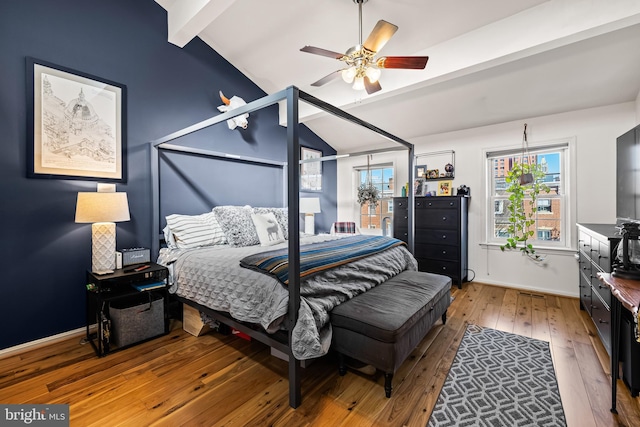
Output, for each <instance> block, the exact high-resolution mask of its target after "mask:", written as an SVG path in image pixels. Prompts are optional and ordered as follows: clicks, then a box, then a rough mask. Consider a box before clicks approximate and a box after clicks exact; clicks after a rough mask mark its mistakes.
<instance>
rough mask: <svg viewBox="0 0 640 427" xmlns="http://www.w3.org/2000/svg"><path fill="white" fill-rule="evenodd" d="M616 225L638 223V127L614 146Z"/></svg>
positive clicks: (639, 196) (639, 192)
mask: <svg viewBox="0 0 640 427" xmlns="http://www.w3.org/2000/svg"><path fill="white" fill-rule="evenodd" d="M616 217H617V218H616V219H617V221H616V225H621V224H623V223H625V222H640V126H638V127H636V128H635V129H631V130H630V131H629V132H627V133H625V134H623V135H621V136H620V137H618V140H617V144H616Z"/></svg>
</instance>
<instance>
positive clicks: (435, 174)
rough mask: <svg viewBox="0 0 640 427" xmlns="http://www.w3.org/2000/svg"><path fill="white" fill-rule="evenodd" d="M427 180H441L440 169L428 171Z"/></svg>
mask: <svg viewBox="0 0 640 427" xmlns="http://www.w3.org/2000/svg"><path fill="white" fill-rule="evenodd" d="M427 178H429V179H437V178H440V170H439V169H431V170H428V171H427Z"/></svg>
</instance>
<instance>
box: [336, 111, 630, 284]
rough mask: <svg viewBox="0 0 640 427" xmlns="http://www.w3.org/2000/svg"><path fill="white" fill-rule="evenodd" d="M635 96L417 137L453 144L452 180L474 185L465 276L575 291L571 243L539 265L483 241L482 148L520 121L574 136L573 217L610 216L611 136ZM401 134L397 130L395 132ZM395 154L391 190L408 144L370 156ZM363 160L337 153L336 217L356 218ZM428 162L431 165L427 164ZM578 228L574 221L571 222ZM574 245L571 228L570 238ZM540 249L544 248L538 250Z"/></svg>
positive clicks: (421, 147) (626, 118)
mask: <svg viewBox="0 0 640 427" xmlns="http://www.w3.org/2000/svg"><path fill="white" fill-rule="evenodd" d="M637 105H638V102H635V103H634V102H630V103H625V104H618V105H613V106H609V107H602V108H594V109H589V110H581V111H575V112H571V113H564V114H558V115H553V116H545V117H536V118H531V119H527V120H522V121H515V122H509V123H501V124H497V125H493V126H486V127H482V128H476V129H469V130H464V131H458V132H453V133H448V134H441V135H435V136H427V137H421V138H415V139H412V140H410V142H412V143H414V144H415V148H416V150H415V151H416V154H421V153H426V152H435V151H442V150H454V151H455V163H456V164H455V167H456V169H455V180H454V182H453V184H454V188H457V187H458V186H459V185H461V184H465V185H467V186H468V187H470V188H471V200H470V204H469V268H470V269H471V270H473V272H470V273H469V275H470V277H473V275H474V273H475V280H476V281H479V282H483V283H489V284H496V285H504V286H510V287H514V288H519V289H526V290H531V291H539V292H548V293H554V294H560V295H569V296H578V292H577V290H578V286H577V274H578V273H577V264H576V260H575V258H574V254H575V250H572V251H564V252H562V251H553V252H549V253H547V258H546V262H545V263H544V264H543V265H538V264H536V263H534V262H532V261H530V260H528V259H527V258H526V257H524V256H522V255H520V253H518V252H511V253H503V252H501V251H500V250H499V248H497V247H487V246H486V245H483V243H484V232H483V230H484V227H485V223H486V222H485V216H486V215H485V209H486V204H485V200H484V188H483V186H484V161H485V160H484V157H483V150H486V149H495V148H499V147H504V148H507V147H519V146H520V144H521V143H522V132H523V126H524V123H525V122H526V123H527V125H528V128H527V129H528V140H529V142H530V143H532V144H535V143H536V142H541V141H550V140H558V139H562V138H574V139H575V141H576V146H577V158H576V159H575V161H576V166H577V184H576V188H577V212H576V219H577V222H582V223H614V222H615V218H616V215H615V184H616V176H615V161H616V160H615V153H616V151H615V141H616V138H617V137H618V136H619V135H621V134H623V133H624V132H626V131H628V130H629V129H631V128H633V127H634V126H635V125H636V123H637V119H636V110H637ZM399 136H402V135H399ZM382 162H394V164H395V167H396V179H397V181H396V182H397V183H398V184H400V185H398V186H396V195H400V188H401V184H402V183H404V182H406V181H407V160H406V154H405V152H395V153H390V154H385V155H382V154H380V155H375V156H374V158H373V161H372V164H376V163H382ZM363 163H364V164H366V158H364V157H363V158H347V159H340V160H339V161H338V183H339V188H338V219H339V220H341V221H342V220H356V221H357V206H356V204H355V201H354V200H355V197H354V196H355V190H354V188H355V183H354V182H353V174H352V170H353V167H354V166H360V165H362V164H363ZM427 167H428V168H430V167H429V165H427ZM571 229H572V230H571V231H572V232H573V230H575V223H572V224H571ZM572 245H573V249H575V246H576V242H575V235H573V238H572ZM540 252H541V253H545V252H543V251H540Z"/></svg>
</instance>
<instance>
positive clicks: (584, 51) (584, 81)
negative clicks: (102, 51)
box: [156, 0, 640, 152]
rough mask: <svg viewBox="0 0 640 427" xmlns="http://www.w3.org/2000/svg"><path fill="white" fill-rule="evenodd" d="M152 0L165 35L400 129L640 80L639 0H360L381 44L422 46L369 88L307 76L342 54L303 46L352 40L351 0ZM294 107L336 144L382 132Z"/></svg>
mask: <svg viewBox="0 0 640 427" xmlns="http://www.w3.org/2000/svg"><path fill="white" fill-rule="evenodd" d="M156 2H157V3H159V4H160V5H161V6H162V7H164V8H165V9H166V10H167V33H168V41H169V42H171V43H174V44H176V45H178V46H180V47H183V46H185V45H186V44H187V43H188V42H189V41H191V40H192V39H193V38H195V37H199V38H201V39H202V40H203V41H204V42H205V43H207V44H208V45H209V46H211V48H212V49H214V50H215V51H216V52H218V53H219V54H220V55H222V56H223V57H224V58H225V59H226V60H228V61H229V62H230V63H231V64H232V65H234V66H235V67H236V68H237V69H238V70H240V71H241V72H242V73H244V74H245V75H246V76H247V77H248V78H249V79H251V80H252V81H253V82H255V83H256V84H257V85H258V86H259V87H260V88H262V89H263V90H264V91H265V92H267V93H274V92H276V91H279V90H281V89H284V88H286V87H287V86H291V85H294V86H297V87H299V88H300V89H301V90H303V91H305V92H308V93H310V94H312V95H314V96H316V97H318V98H320V99H322V100H324V101H327V102H329V103H331V104H333V105H336V106H338V107H340V108H342V109H344V110H346V111H348V112H350V113H351V114H353V115H355V116H357V117H360V118H361V119H363V120H366V121H368V122H370V123H373V124H375V125H376V126H377V127H379V128H381V129H384V130H386V131H388V132H391V133H393V134H395V135H398V136H399V137H401V138H404V139H407V140H411V139H412V138H417V137H421V136H426V135H434V134H439V133H444V132H450V131H456V130H461V129H468V128H474V127H479V126H485V125H490V124H496V123H502V122H506V121H511V120H526V119H527V118H531V117H536V116H542V115H549V114H557V113H562V112H566V111H573V110H579V109H584V108H592V107H598V106H604V105H611V104H617V103H622V102H630V101H634V100H635V99H636V97H637V96H638V93H639V92H640V2H639V1H637V0H547V1H544V0H518V1H513V0H483V1H477V0H368V1H365V3H364V4H363V6H362V32H363V38H365V39H366V37H367V35H368V34H369V32H370V31H371V30H372V29H373V27H374V25H375V24H376V22H377V21H378V20H380V19H384V20H386V21H388V22H391V23H393V24H395V25H397V26H398V27H399V29H398V31H397V32H396V33H395V35H394V36H393V37H392V38H391V39H390V41H389V42H388V43H387V44H386V45H385V46H384V47H383V48H382V49H381V51H380V54H381V55H427V56H429V62H428V64H427V67H426V68H425V69H424V70H394V69H385V70H383V71H382V76H381V77H380V83H381V85H382V90H381V91H379V92H376V93H374V94H372V95H367V93H366V92H365V91H355V90H353V89H352V88H351V85H348V84H347V83H345V82H343V81H342V79H340V78H338V79H335V80H333V81H332V82H330V83H328V84H326V85H324V86H321V87H312V86H310V84H311V83H313V82H315V81H317V80H318V79H320V78H321V77H324V76H326V75H328V74H330V73H331V72H333V71H336V70H338V69H341V68H342V65H343V64H342V63H341V62H340V61H337V60H335V59H332V58H328V57H323V56H318V55H311V54H309V53H304V52H301V51H300V48H302V47H303V46H305V45H312V46H316V47H320V48H324V49H328V50H331V51H336V52H341V53H342V52H345V51H346V50H347V49H348V48H350V47H351V46H354V45H356V44H358V41H359V22H358V5H357V4H356V3H354V0H323V1H312V0H295V1H294V0H268V1H260V0H215V1H214V0H190V1H183V0H156ZM221 89H224V88H221ZM228 95H229V96H230V95H238V96H241V97H242V94H241V93H233V94H228ZM246 101H251V100H249V99H246ZM300 116H301V121H303V122H304V123H305V124H306V125H307V126H309V128H311V129H312V130H313V131H314V132H315V133H316V134H318V135H319V136H320V137H322V138H323V139H324V140H325V141H327V142H328V143H329V144H331V145H332V146H333V147H334V148H336V149H337V150H338V152H349V151H354V150H357V149H363V148H366V147H369V148H370V147H372V146H375V145H378V144H381V141H378V140H376V139H375V138H373V137H372V135H371V134H370V133H368V132H366V131H359V130H355V129H354V127H353V126H350V125H347V124H344V125H343V124H341V123H336V122H337V121H336V120H335V119H333V118H329V117H328V116H327V115H325V114H322V113H319V112H318V111H314V110H313V109H310V108H305V106H304V105H302V106H301V110H300Z"/></svg>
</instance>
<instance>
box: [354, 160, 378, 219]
mask: <svg viewBox="0 0 640 427" xmlns="http://www.w3.org/2000/svg"><path fill="white" fill-rule="evenodd" d="M371 157H372V156H371V155H368V156H367V182H366V183H364V184H361V185H360V187H358V203H359V204H360V206H363V205H364V204H365V203H368V204H369V206H374V207H375V206H378V201H379V200H380V191H378V189H377V188H376V186H374V185H373V183H372V182H371V167H370V164H369V161H370V160H371Z"/></svg>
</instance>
